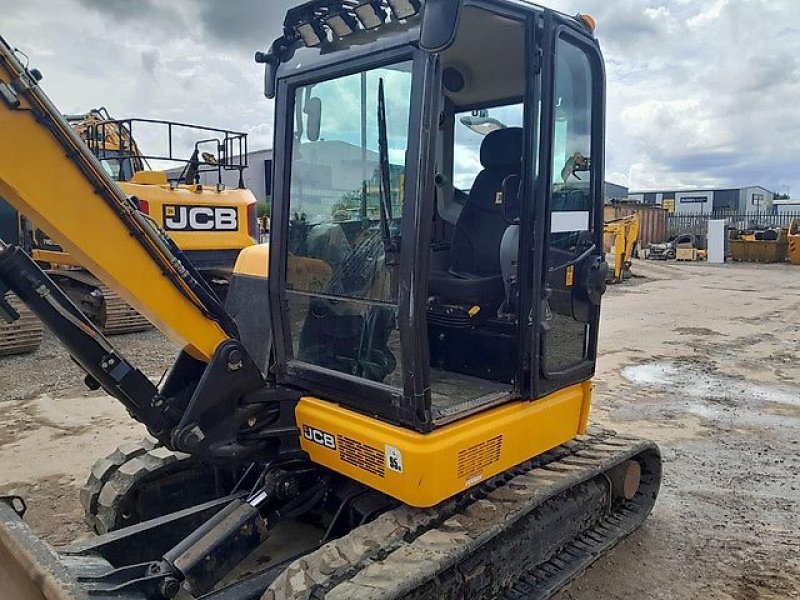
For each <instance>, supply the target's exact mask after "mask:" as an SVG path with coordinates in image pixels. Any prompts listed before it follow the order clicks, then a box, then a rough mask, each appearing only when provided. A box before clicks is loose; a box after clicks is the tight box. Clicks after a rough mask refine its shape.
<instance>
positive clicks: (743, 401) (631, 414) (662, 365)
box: [614, 361, 800, 428]
mask: <svg viewBox="0 0 800 600" xmlns="http://www.w3.org/2000/svg"><path fill="white" fill-rule="evenodd" d="M621 373H622V377H623V378H624V379H626V380H627V381H629V382H631V383H632V384H634V385H637V386H640V387H642V388H649V389H651V390H653V391H655V392H657V394H656V396H655V397H654V396H651V395H648V394H644V395H643V397H642V398H640V399H639V400H638V401H637V402H636V403H634V404H630V405H627V406H621V407H618V408H617V410H616V411H615V413H614V416H615V417H616V418H621V419H642V418H644V419H659V420H662V421H663V420H664V419H665V418H666V420H667V421H666V422H669V423H673V424H674V425H676V426H679V427H682V426H688V421H687V419H689V418H690V417H693V418H695V419H699V420H700V421H701V422H703V421H705V422H713V423H714V425H715V426H730V427H735V428H752V427H760V428H763V427H766V428H785V427H790V428H795V427H798V426H800V423H798V421H800V389H798V388H796V387H790V386H779V385H768V384H758V383H754V382H751V381H747V380H745V379H741V378H737V377H731V376H729V375H723V374H720V373H716V372H714V371H713V369H710V368H709V366H708V365H702V364H696V365H693V364H679V363H672V362H666V361H665V362H653V363H648V364H643V365H635V366H628V367H625V368H623V369H622V372H621ZM787 417H788V418H787Z"/></svg>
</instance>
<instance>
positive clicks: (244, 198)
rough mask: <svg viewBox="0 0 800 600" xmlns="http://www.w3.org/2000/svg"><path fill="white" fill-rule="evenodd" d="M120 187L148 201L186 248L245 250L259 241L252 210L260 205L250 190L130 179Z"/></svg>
mask: <svg viewBox="0 0 800 600" xmlns="http://www.w3.org/2000/svg"><path fill="white" fill-rule="evenodd" d="M139 175H140V174H139V173H137V176H139ZM119 187H120V188H121V189H122V191H123V192H125V194H126V195H128V196H136V197H137V198H138V199H139V200H140V201H141V200H144V201H145V202H146V203H147V207H146V211H145V212H147V213H148V214H149V215H150V217H151V218H152V219H153V220H154V221H155V222H156V223H158V224H159V225H160V226H161V227H162V228H163V229H164V230H165V231H166V232H167V233H168V234H169V236H170V237H171V238H172V240H173V241H174V242H175V243H176V244H177V246H178V247H179V248H180V249H181V250H183V251H192V250H241V249H242V248H247V247H248V246H252V245H253V244H254V243H255V242H256V241H255V240H254V239H253V238H252V237H251V236H250V231H249V223H250V220H251V215H250V214H249V212H250V211H255V205H256V198H255V196H253V193H252V192H251V191H250V190H247V189H243V190H240V189H227V188H226V189H223V190H217V189H216V188H215V187H213V186H203V185H181V186H178V187H177V188H175V189H172V188H170V186H169V185H154V184H152V183H149V182H148V183H132V182H126V181H121V182H119ZM254 216H255V214H253V215H252V217H254ZM253 234H254V235H257V233H256V232H253Z"/></svg>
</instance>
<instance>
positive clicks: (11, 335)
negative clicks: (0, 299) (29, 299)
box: [0, 292, 44, 356]
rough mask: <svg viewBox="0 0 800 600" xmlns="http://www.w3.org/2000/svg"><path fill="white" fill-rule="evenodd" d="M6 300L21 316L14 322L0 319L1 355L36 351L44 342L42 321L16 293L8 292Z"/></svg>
mask: <svg viewBox="0 0 800 600" xmlns="http://www.w3.org/2000/svg"><path fill="white" fill-rule="evenodd" d="M5 300H6V302H8V303H9V304H10V305H11V306H12V308H13V309H14V310H16V311H17V312H18V313H19V317H20V318H19V319H17V320H16V321H14V322H13V323H6V322H5V321H4V320H2V319H0V356H10V355H12V354H26V353H28V352H35V351H36V350H37V349H38V348H39V346H40V345H41V343H42V334H43V333H44V330H43V328H42V324H41V322H40V321H39V319H37V318H36V315H34V314H33V313H32V312H31V311H30V310H28V307H27V306H25V304H23V303H22V301H21V300H20V299H19V298H17V296H16V295H15V294H13V293H11V292H8V293H7V294H6V296H5Z"/></svg>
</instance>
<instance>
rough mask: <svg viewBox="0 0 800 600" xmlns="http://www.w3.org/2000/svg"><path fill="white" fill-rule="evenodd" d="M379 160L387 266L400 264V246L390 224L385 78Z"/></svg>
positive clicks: (380, 96) (380, 99) (380, 94)
mask: <svg viewBox="0 0 800 600" xmlns="http://www.w3.org/2000/svg"><path fill="white" fill-rule="evenodd" d="M378 160H379V161H380V173H381V185H380V215H381V237H382V238H383V248H384V251H385V252H384V255H385V259H384V260H385V262H386V265H387V266H394V265H396V264H398V257H399V255H400V244H399V240H398V239H397V237H396V236H392V232H391V230H390V223H391V221H392V219H393V216H392V174H391V168H390V166H389V137H388V134H387V132H386V94H385V92H384V89H383V78H381V79H379V80H378Z"/></svg>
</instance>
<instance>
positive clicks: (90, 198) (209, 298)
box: [0, 38, 236, 362]
mask: <svg viewBox="0 0 800 600" xmlns="http://www.w3.org/2000/svg"><path fill="white" fill-rule="evenodd" d="M42 165H46V170H43V169H42ZM43 171H44V172H43ZM0 196H2V197H3V198H4V199H5V200H6V201H8V202H9V203H10V204H11V205H12V206H13V207H14V208H15V209H16V210H17V211H19V212H20V213H21V214H23V215H25V216H26V217H27V218H28V219H30V220H31V221H32V222H33V223H34V224H35V225H36V226H37V227H39V228H41V229H43V230H44V231H47V233H48V235H50V236H51V237H52V238H53V239H54V240H55V241H56V242H57V243H58V244H59V245H61V246H62V247H63V248H64V249H65V250H66V251H67V252H69V253H70V254H71V255H72V256H74V257H75V258H76V259H77V260H78V261H79V262H80V264H82V265H83V266H85V267H86V268H88V269H89V271H91V272H92V273H93V274H94V275H95V276H96V277H98V278H99V279H100V280H101V281H103V282H104V283H105V284H106V285H108V286H109V287H110V288H112V289H113V290H114V291H115V292H116V293H117V294H119V295H120V296H121V297H122V298H124V299H125V300H126V301H127V302H128V303H129V304H131V305H132V306H134V307H135V308H136V309H137V310H138V311H139V312H141V313H142V314H143V315H145V316H146V317H147V318H148V319H149V320H150V321H151V322H152V323H153V324H154V325H155V326H156V327H158V328H159V329H160V330H161V331H162V332H163V333H164V334H166V335H167V336H168V337H169V338H170V339H172V340H173V341H174V342H175V343H177V344H178V345H179V346H181V347H183V348H184V349H185V350H186V351H187V352H188V353H189V354H191V355H192V356H193V357H195V358H197V359H200V360H202V361H203V362H208V361H209V360H211V358H212V356H213V355H214V352H215V350H216V349H217V348H218V347H219V346H220V344H222V343H223V342H225V341H226V340H228V339H230V338H232V337H235V336H236V329H235V325H234V324H233V322H232V321H231V320H230V319H229V318H228V317H227V314H226V313H225V311H224V309H223V308H222V307H221V306H220V305H219V302H218V301H217V300H216V298H215V296H214V295H213V293H210V291H209V290H208V288H207V287H206V286H205V284H204V283H203V282H202V280H201V279H200V278H199V277H195V276H194V273H193V269H192V268H191V267H190V266H188V264H185V263H184V262H183V261H181V260H180V258H179V256H180V251H179V250H178V249H177V248H176V247H175V246H174V245H173V244H171V242H170V241H169V239H168V238H167V237H166V236H164V235H163V234H162V233H161V232H159V231H158V229H157V228H156V227H155V226H153V225H152V224H151V222H149V221H148V220H147V217H145V216H144V215H142V214H141V213H139V212H138V210H136V208H135V207H134V206H133V203H132V202H130V201H129V200H128V199H127V198H126V196H125V194H124V193H123V192H122V191H121V190H120V188H119V187H118V186H117V184H116V183H115V182H114V181H113V179H112V178H111V177H109V176H108V175H107V174H106V172H105V171H104V170H103V168H102V166H101V165H100V163H99V162H98V161H97V159H96V158H95V157H94V156H93V155H92V153H91V152H90V151H89V150H88V149H87V148H86V146H85V144H84V143H83V142H82V141H81V140H80V138H78V137H77V136H76V135H75V133H74V132H73V131H72V128H71V127H70V126H69V124H68V123H67V122H66V121H65V120H64V118H63V117H62V116H61V113H60V112H59V111H58V110H57V109H56V108H55V106H54V105H53V104H52V103H51V102H50V100H49V99H48V97H47V96H46V95H45V93H44V92H43V91H42V90H41V88H40V87H39V86H38V82H37V80H36V78H35V77H33V76H32V75H31V73H30V72H28V71H27V70H26V69H25V67H24V66H23V65H22V64H21V63H20V62H19V60H18V59H17V57H16V56H15V54H14V52H13V51H12V49H11V48H10V47H9V45H8V44H7V43H6V42H5V40H3V39H2V38H0Z"/></svg>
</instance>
